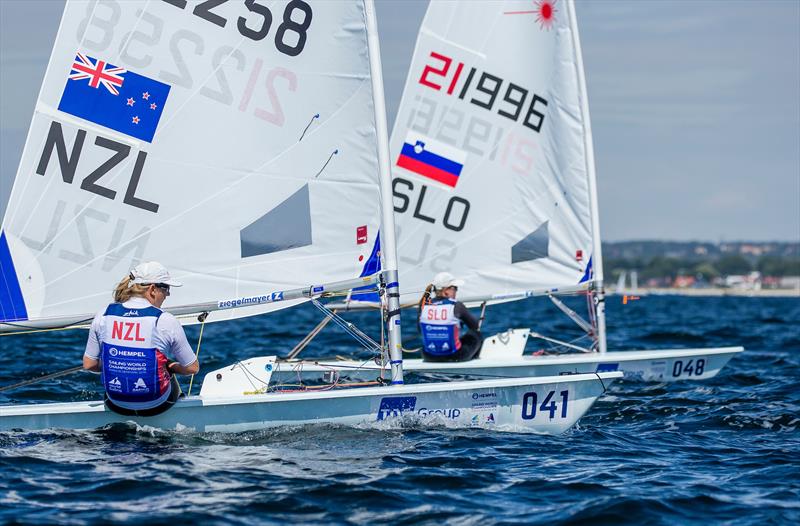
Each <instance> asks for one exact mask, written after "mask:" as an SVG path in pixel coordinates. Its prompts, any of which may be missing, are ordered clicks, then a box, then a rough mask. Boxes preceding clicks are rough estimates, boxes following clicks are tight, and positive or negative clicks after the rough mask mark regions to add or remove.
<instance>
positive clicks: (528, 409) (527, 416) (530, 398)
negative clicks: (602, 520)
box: [522, 389, 569, 420]
mask: <svg viewBox="0 0 800 526" xmlns="http://www.w3.org/2000/svg"><path fill="white" fill-rule="evenodd" d="M555 394H556V392H555V391H550V392H549V393H547V396H545V397H544V400H542V403H541V404H539V396H538V395H537V394H536V392H535V391H531V392H529V393H525V394H524V395H523V397H522V419H523V420H533V419H534V418H536V411H537V408H538V410H539V411H546V412H548V413H549V414H550V418H551V419H553V418H555V417H556V413H558V412H559V407H558V406H559V405H561V411H560V415H561V418H567V404H568V402H569V391H568V390H566V389H565V390H564V391H561V392H560V393H559V394H560V395H561V404H558V403H557V402H556V400H554V398H553V397H554V396H555Z"/></svg>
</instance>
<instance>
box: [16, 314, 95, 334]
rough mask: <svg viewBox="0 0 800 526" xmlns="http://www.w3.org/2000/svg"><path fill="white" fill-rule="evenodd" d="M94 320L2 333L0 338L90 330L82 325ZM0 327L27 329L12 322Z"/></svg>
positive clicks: (87, 319)
mask: <svg viewBox="0 0 800 526" xmlns="http://www.w3.org/2000/svg"><path fill="white" fill-rule="evenodd" d="M92 319H94V317H92V318H86V319H85V320H82V321H79V322H77V323H70V324H68V325H64V326H62V327H51V328H49V329H31V330H28V331H14V332H0V336H18V335H20V334H35V333H37V332H53V331H70V330H74V329H88V328H89V327H88V326H87V325H81V324H85V323H87V322H89V321H91V320H92ZM0 325H8V326H10V327H20V328H22V329H25V328H27V327H26V326H25V325H20V324H18V323H11V322H7V321H4V322H2V323H0Z"/></svg>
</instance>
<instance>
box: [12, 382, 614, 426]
mask: <svg viewBox="0 0 800 526" xmlns="http://www.w3.org/2000/svg"><path fill="white" fill-rule="evenodd" d="M621 376H622V375H621V374H620V373H602V374H599V375H597V374H591V375H574V376H561V377H547V378H512V379H503V380H480V381H468V382H449V383H431V384H416V385H402V386H392V387H368V388H362V389H341V390H332V391H324V392H302V393H290V394H275V393H270V394H258V395H238V396H227V397H205V398H204V397H202V396H193V397H189V398H185V399H181V400H179V401H178V403H177V404H175V407H173V408H172V409H170V410H169V411H167V412H166V413H163V414H161V415H158V416H154V417H144V418H140V417H135V418H134V417H125V416H120V415H117V414H115V413H113V412H111V411H109V410H107V409H106V408H105V406H104V405H103V403H102V402H99V401H97V402H74V403H61V404H35V405H23V406H0V431H10V430H14V429H21V430H25V431H32V430H40V429H47V428H64V429H94V428H97V427H101V426H104V425H106V424H110V423H113V422H126V421H135V422H136V423H137V424H139V425H142V426H152V427H157V428H161V429H184V428H188V429H192V430H195V431H222V432H239V431H247V430H254V429H262V428H269V427H276V426H294V425H303V424H338V425H350V426H378V427H382V426H390V427H391V426H393V425H397V424H398V423H403V424H405V423H409V422H410V423H411V424H412V425H415V426H426V425H438V426H441V425H445V426H448V427H459V428H463V427H481V428H496V429H499V430H510V431H523V430H525V431H533V432H537V433H548V434H558V433H562V432H564V431H566V430H567V429H569V428H570V427H571V426H572V425H574V424H575V422H577V421H578V419H579V418H580V417H582V416H583V415H584V414H585V413H586V411H588V410H589V408H590V407H591V406H592V404H593V403H594V402H595V400H597V398H598V397H599V396H600V395H601V394H603V392H604V389H605V387H607V386H608V385H609V384H610V383H611V382H613V381H614V380H615V379H617V378H620V377H621ZM551 393H552V394H551ZM548 396H549V401H547V399H548ZM564 401H566V404H565V403H564ZM545 402H547V403H545ZM551 402H553V403H554V404H555V405H552V406H551ZM565 406H566V407H565ZM551 407H552V410H551Z"/></svg>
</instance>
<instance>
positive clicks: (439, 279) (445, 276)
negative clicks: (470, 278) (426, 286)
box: [432, 272, 464, 290]
mask: <svg viewBox="0 0 800 526" xmlns="http://www.w3.org/2000/svg"><path fill="white" fill-rule="evenodd" d="M432 283H433V286H434V287H436V290H442V289H446V288H447V287H460V286H461V285H463V284H464V280H463V279H456V277H455V276H453V275H452V274H450V273H449V272H439V273H438V274H436V275H435V276H434V277H433V282H432Z"/></svg>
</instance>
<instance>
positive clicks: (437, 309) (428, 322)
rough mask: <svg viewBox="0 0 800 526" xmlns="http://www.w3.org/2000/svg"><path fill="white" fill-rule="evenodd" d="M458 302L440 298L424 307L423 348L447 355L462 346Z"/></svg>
mask: <svg viewBox="0 0 800 526" xmlns="http://www.w3.org/2000/svg"><path fill="white" fill-rule="evenodd" d="M455 308H456V302H455V301H453V300H451V299H448V298H438V299H435V300H434V301H433V303H430V304H428V305H425V306H424V307H422V310H421V311H420V315H419V326H420V330H421V332H422V349H423V350H424V351H425V352H426V353H428V354H431V355H435V356H447V355H450V354H455V353H456V352H458V350H459V349H460V348H461V341H460V340H459V336H458V328H459V324H460V321H459V319H458V318H456V315H455Z"/></svg>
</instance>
